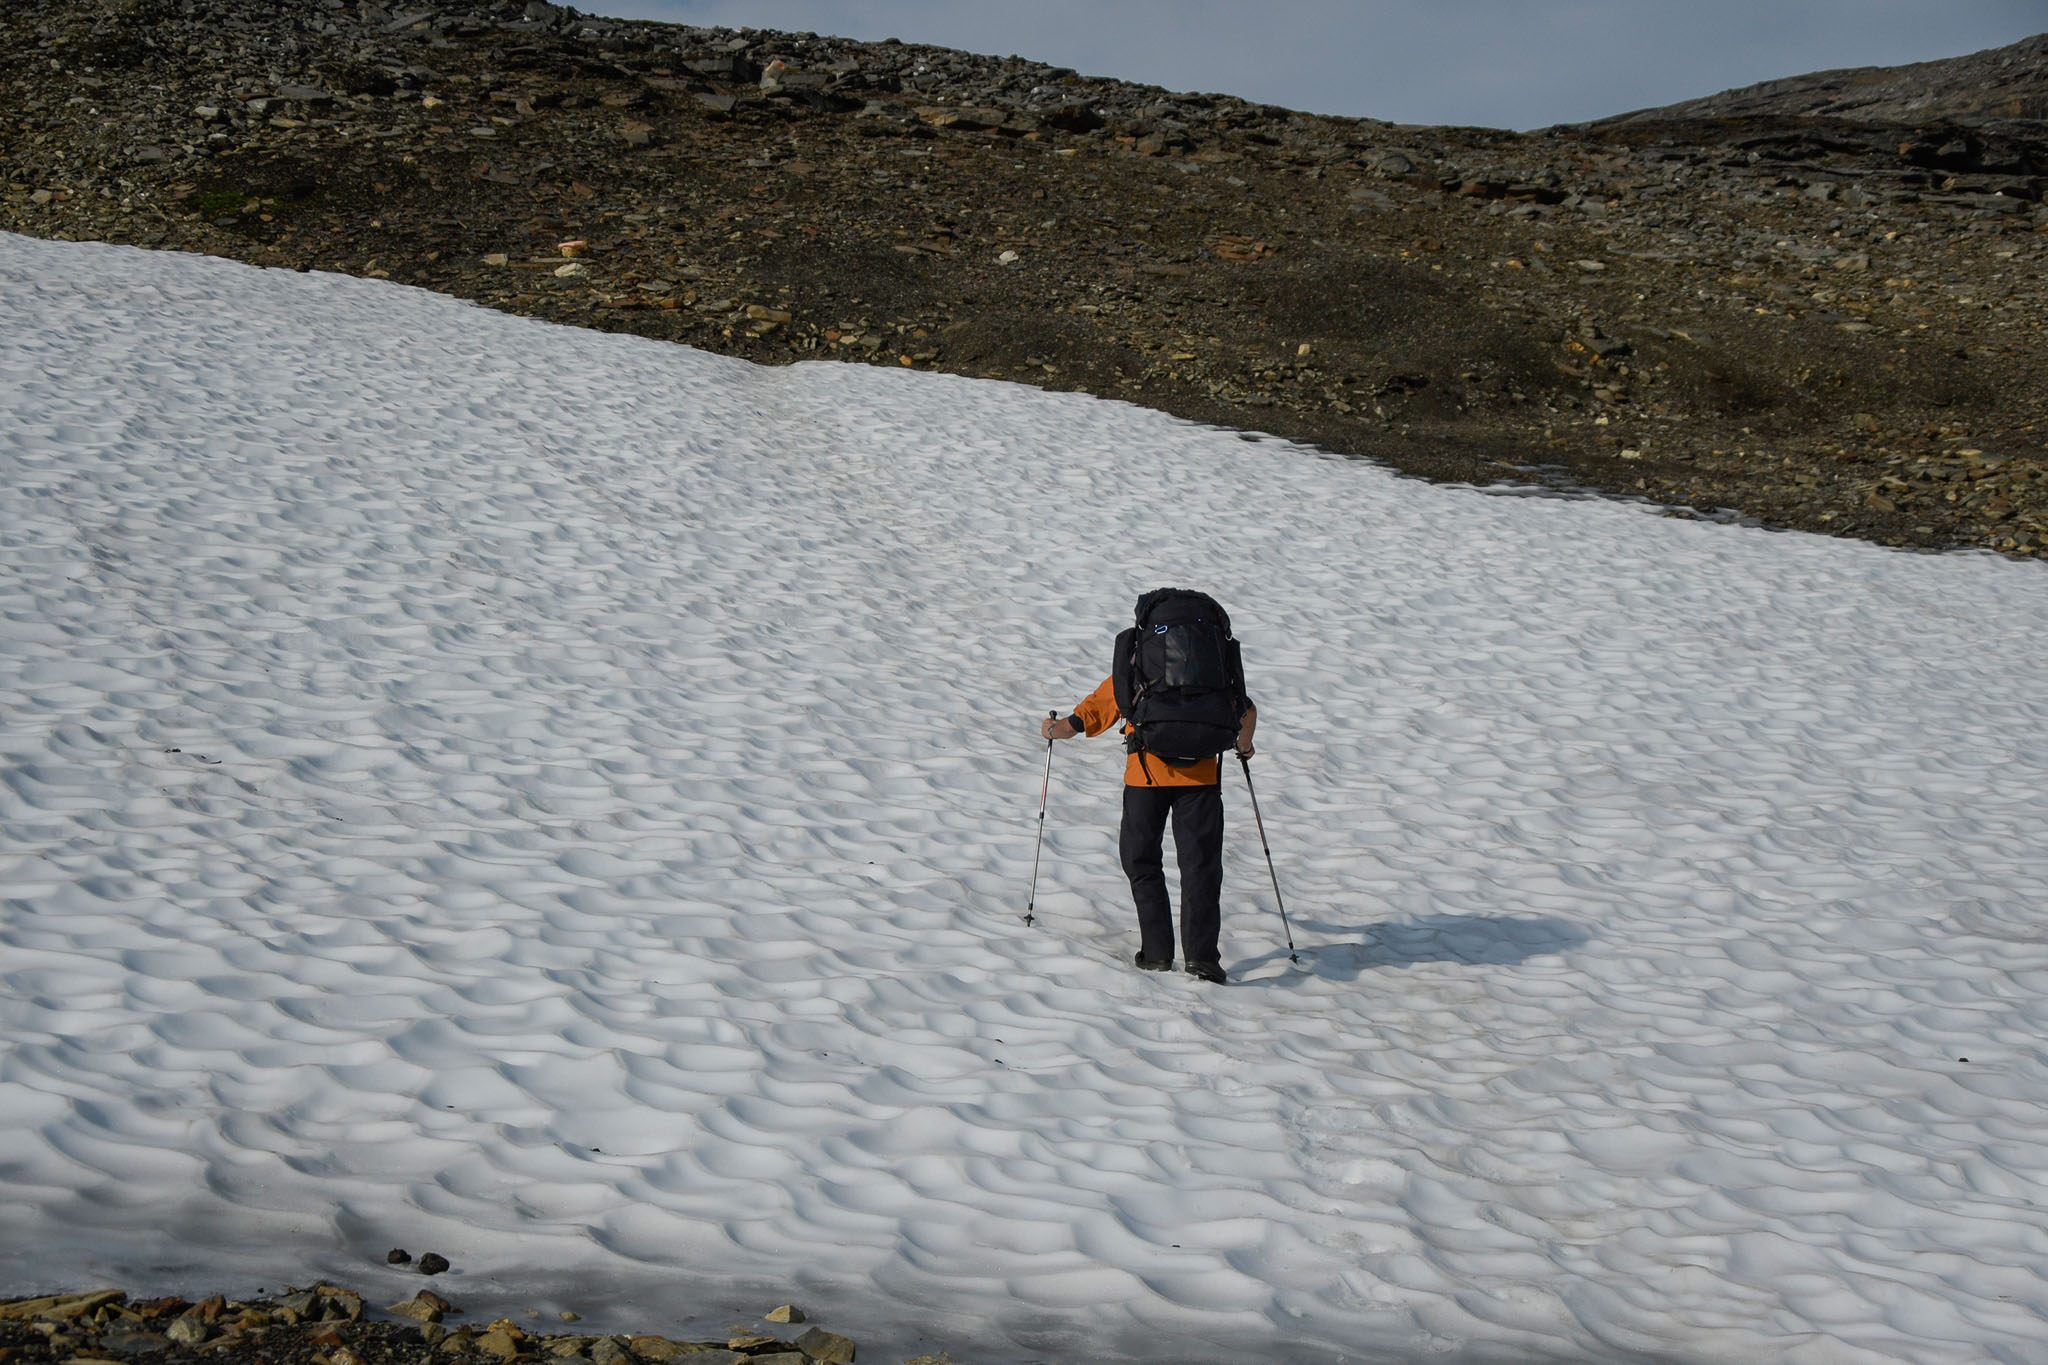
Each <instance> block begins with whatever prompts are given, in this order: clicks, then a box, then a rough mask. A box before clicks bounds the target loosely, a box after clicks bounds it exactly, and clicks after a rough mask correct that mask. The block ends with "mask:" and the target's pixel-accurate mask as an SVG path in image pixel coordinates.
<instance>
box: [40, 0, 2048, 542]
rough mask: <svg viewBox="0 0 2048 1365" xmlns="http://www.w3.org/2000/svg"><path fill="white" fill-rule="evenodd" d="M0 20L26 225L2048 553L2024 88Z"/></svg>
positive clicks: (1410, 461)
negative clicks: (1524, 90)
mask: <svg viewBox="0 0 2048 1365" xmlns="http://www.w3.org/2000/svg"><path fill="white" fill-rule="evenodd" d="M0 50H5V51H7V52H8V53H10V54H13V55H15V56H16V58H17V60H14V61H11V62H9V63H7V64H6V66H5V71H4V74H0V184H4V185H5V190H4V198H0V228H5V229H7V230H11V231H15V232H26V233H33V234H37V235H41V236H47V237H65V238H79V239H83V238H99V239H105V240H110V241H120V242H132V243H139V244H142V245H146V246H155V247H163V248H170V249H177V250H185V251H204V252H212V253H217V254H222V255H229V256H234V257H237V258H239V259H242V260H247V261H252V262H257V263H261V264H265V265H273V266H283V267H290V268H298V269H310V270H340V271H347V272H351V273H355V274H359V275H367V276H374V277H378V278H389V279H394V280H400V281H404V282H407V283H412V284H417V285H421V286H424V287H427V288H432V289H437V290H443V291H446V292H449V293H452V294H457V295H461V296H463V297H467V298H471V299H475V300H477V301H479V302H481V303H484V304H486V305H489V306H491V307H495V308H502V309H507V310H511V311H515V312H522V313H528V314H532V315H535V316H539V317H544V318H550V319H555V320H558V321H563V322H569V323H575V324H579V325H584V326H592V327H601V328H607V329H612V330H621V331H632V332H637V333H642V334H645V335H648V336H653V337H661V338H669V339H674V340H679V341H685V342H688V343H690V344H693V345H697V346H702V347H707V348H711V349H715V350H719V351H725V352H730V353H733V354H737V355H744V356H747V357H750V358H753V359H757V360H761V361H764V362H771V363H773V362H783V361H793V360H809V359H822V358H835V359H844V360H851V361H858V362H865V363H874V364H887V365H896V366H910V367H914V368H935V369H943V370H950V371H954V372H957V373H962V374H969V375H983V376H993V377H999V378H1004V379H1010V380H1016V381H1020V382H1027V383H1033V384H1039V385H1043V386H1046V387H1049V388H1061V389H1083V390H1087V391H1089V392H1093V393H1098V394H1103V395H1106V396H1110V397H1115V398H1122V399H1128V400H1132V401H1136V402H1141V403H1146V404H1150V405H1153V406H1155V407H1159V408H1163V409H1165V410H1168V411H1171V412H1174V413H1178V414H1181V415H1184V416H1186V417H1189V418H1194V419H1198V420H1202V421H1209V422H1217V423H1223V424H1228V425H1231V426H1236V427H1244V428H1255V429H1262V430H1266V431H1271V432H1275V433H1279V434H1282V435H1286V436H1290V437H1294V438H1298V439H1302V440H1307V441H1312V442H1316V443H1319V444H1321V445H1323V446H1324V447H1327V448H1329V449H1332V450H1337V451H1343V452H1348V453H1355V454H1360V455H1366V456H1371V457H1375V458H1378V459H1382V460H1385V461H1388V462H1390V463H1392V464H1394V465H1396V466H1398V467H1400V468H1402V469H1404V470H1406V471H1409V472H1411V473H1415V474H1419V475H1423V476H1426V477H1432V478H1444V479H1460V480H1470V481H1474V482H1478V483H1484V484H1493V483H1521V484H1531V485H1543V484H1549V485H1553V486H1556V487H1567V488H1578V489H1596V490H1600V491H1604V492H1606V493H1609V494H1614V495H1623V496H1634V497H1641V498H1645V499H1649V500H1653V501H1656V502H1658V503H1662V504H1665V505H1668V506H1671V507H1673V508H1683V509H1690V510H1691V514H1697V515H1709V516H1737V515H1740V516H1745V517H1749V518H1754V519H1756V520H1759V521H1762V522H1764V523H1766V524H1770V525H1777V526H1787V527H1799V528H1805V529H1809V530H1816V531H1823V532H1829V533H1836V534H1846V535H1856V536H1862V537H1866V538H1871V539H1875V540H1879V541H1882V542H1885V543H1889V544H1897V545H1907V546H1919V547H1929V548H1935V547H1950V546H1980V547H1988V548H1993V549H1997V550H2001V551H2004V552H2007V553H2013V554H2023V555H2033V554H2040V553H2043V552H2044V542H2048V474H2044V468H2043V460H2044V443H2048V410H2044V407H2048V366H2044V365H2043V363H2042V360H2043V332H2042V328H2043V320H2044V317H2048V312H2044V306H2043V305H2044V303H2048V297H2044V295H2048V282H2044V273H2043V270H2042V264H2043V261H2044V259H2048V208H2044V207H2043V204H2042V191H2043V189H2044V187H2048V125H2044V124H2042V123H2038V122H2027V121H2024V120H2020V121H2011V120H2009V121H2005V122H2000V123H1995V124H1987V125H1983V126H1967V127H1966V126H1962V125H1960V124H1950V123H1939V122H1924V121H1922V122H1915V123H1912V124H1910V125H1907V124H1893V123H1883V122H1871V121H1869V120H1867V119H1859V120H1853V121H1852V120H1848V119H1843V118H1814V117H1786V116H1782V115H1778V114H1769V115H1762V114H1759V115H1753V116H1740V117H1715V118H1713V119H1711V120H1693V119H1686V118H1672V117H1656V118H1652V117H1639V118H1637V119H1635V120H1633V121H1630V122H1627V123H1624V124H1617V125H1611V126H1605V127H1599V128H1567V129H1555V130H1551V131H1548V132H1545V133H1540V134H1532V135H1521V134H1511V133H1503V132H1494V131H1487V130H1475V129H1443V128H1420V127H1402V126H1394V125H1389V124H1383V123H1374V122H1366V121H1359V120H1347V119H1332V118H1318V117H1311V116H1307V115H1302V114H1297V113H1292V112H1289V111H1287V110H1284V109H1278V108H1273V107H1270V106H1262V105H1254V104H1249V103H1246V102H1244V101H1241V100H1237V99H1232V98H1227V97H1222V96H1214V95H1186V94H1173V93H1169V92H1166V91H1163V90H1159V89H1155V88H1150V87H1141V86H1134V85H1127V84H1119V83H1115V82H1107V81H1095V80H1084V79H1082V78H1080V77H1078V76H1076V75H1075V74H1074V73H1072V72H1070V71H1064V70H1058V69H1053V68H1049V67H1045V66H1041V65H1036V64H1033V63H1029V62H1025V61H1021V60H1016V59H996V58H987V57H975V56H970V55H966V54H962V53H957V52H949V51H944V50H940V49H934V48H925V47H918V46H913V45H905V44H897V43H884V44H860V43H853V42H845V41H839V40H835V39H824V38H818V37H815V36H811V35H790V34H778V33H769V32H759V31H744V32H733V31H724V30H708V29H693V28H687V27H677V26H667V25H659V24H652V23H637V22H635V23H628V22H618V21H607V20H599V19H592V18H588V17H584V16H580V15H578V14H577V13H576V12H575V11H573V10H568V9H559V8H554V7H551V6H549V5H546V4H542V3H537V2H536V3H521V4H512V3H503V2H501V3H495V4H493V3H463V4H458V5H441V4H432V3H414V4H411V5H407V6H403V7H395V8H387V7H383V6H381V5H378V4H373V3H358V2H357V0H284V2H283V3H254V0H49V3H43V4H38V5H35V6H9V7H7V9H6V10H5V12H4V14H0ZM2028 52H2030V53H2031V54H2032V55H2030V56H2027V57H2026V61H2028V62H2031V63H2032V66H2031V67H2030V68H2029V69H2030V70H2031V71H2032V72H2033V74H2034V77H2036V78H2037V77H2038V76H2039V75H2040V69H2041V57H2040V52H2039V49H2038V47H2036V48H2032V49H2028ZM2004 69H2005V68H2003V67H2001V68H2000V70H2004ZM564 399H565V401H573V396H572V395H565V396H564Z"/></svg>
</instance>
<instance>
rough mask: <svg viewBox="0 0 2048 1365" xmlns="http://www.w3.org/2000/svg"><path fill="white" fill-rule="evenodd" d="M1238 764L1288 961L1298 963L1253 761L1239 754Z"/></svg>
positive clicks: (1292, 927) (1292, 931) (1292, 930)
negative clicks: (1284, 941)
mask: <svg viewBox="0 0 2048 1365" xmlns="http://www.w3.org/2000/svg"><path fill="white" fill-rule="evenodd" d="M1237 762H1238V766H1240V767H1242V768H1243V769H1244V789H1245V790H1246V791H1248V792H1250V793H1251V794H1252V819H1253V820H1256V821H1257V822H1258V825H1259V847H1260V848H1263V849H1265V850H1266V875H1267V876H1269V877H1271V878H1272V879H1273V904H1275V905H1277V906H1279V907H1280V928H1281V930H1282V932H1284V933H1285V934H1286V935H1287V960H1288V961H1289V962H1296V963H1298V962H1300V961H1301V958H1300V957H1298V956H1297V955H1296V954H1295V951H1294V926H1293V925H1291V924H1289V923H1288V922H1287V902H1286V901H1283V900H1281V899H1280V874H1279V873H1278V872H1275V871H1274V870H1273V846H1272V845H1271V844H1268V843H1267V842H1266V820H1265V817H1264V816H1262V815H1260V814H1259V789H1258V788H1257V787H1254V786H1253V785H1252V761H1251V760H1250V759H1248V758H1246V757H1245V756H1244V755H1243V754H1239V755H1238V756H1237Z"/></svg>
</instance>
